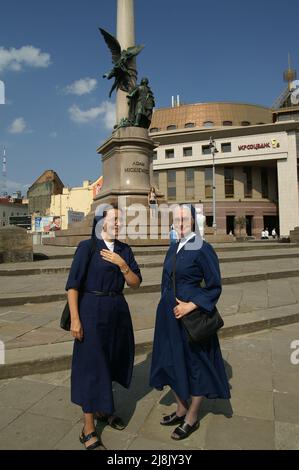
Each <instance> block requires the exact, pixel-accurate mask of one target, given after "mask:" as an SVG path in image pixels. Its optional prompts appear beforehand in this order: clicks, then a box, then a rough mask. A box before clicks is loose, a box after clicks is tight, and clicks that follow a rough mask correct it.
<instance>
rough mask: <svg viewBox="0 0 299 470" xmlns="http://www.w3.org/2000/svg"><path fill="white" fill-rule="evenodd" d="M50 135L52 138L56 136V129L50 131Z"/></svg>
mask: <svg viewBox="0 0 299 470" xmlns="http://www.w3.org/2000/svg"><path fill="white" fill-rule="evenodd" d="M50 137H52V139H56V138H57V137H58V132H56V131H53V132H50Z"/></svg>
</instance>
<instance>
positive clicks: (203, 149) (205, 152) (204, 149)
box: [201, 145, 211, 155]
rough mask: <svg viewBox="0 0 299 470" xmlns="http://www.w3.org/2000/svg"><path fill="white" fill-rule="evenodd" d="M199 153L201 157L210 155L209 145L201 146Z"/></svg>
mask: <svg viewBox="0 0 299 470" xmlns="http://www.w3.org/2000/svg"><path fill="white" fill-rule="evenodd" d="M201 153H202V154H203V155H210V153H211V147H210V145H203V146H202V147H201Z"/></svg>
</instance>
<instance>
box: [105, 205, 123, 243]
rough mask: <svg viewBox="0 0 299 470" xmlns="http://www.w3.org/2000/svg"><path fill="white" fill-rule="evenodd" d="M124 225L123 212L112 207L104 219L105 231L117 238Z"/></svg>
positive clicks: (111, 236)
mask: <svg viewBox="0 0 299 470" xmlns="http://www.w3.org/2000/svg"><path fill="white" fill-rule="evenodd" d="M122 225H123V217H122V213H121V211H120V210H119V209H110V210H108V212H107V215H106V217H105V219H104V224H103V231H104V232H106V233H107V235H109V237H110V238H112V239H113V238H117V236H118V234H119V230H120V228H121V227H122Z"/></svg>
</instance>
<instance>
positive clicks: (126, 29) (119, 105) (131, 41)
mask: <svg viewBox="0 0 299 470" xmlns="http://www.w3.org/2000/svg"><path fill="white" fill-rule="evenodd" d="M116 37H117V40H118V42H119V43H120V45H121V48H122V49H127V48H128V47H132V46H135V18H134V0H117V26H116ZM130 66H131V67H133V68H135V67H136V64H135V60H132V63H131V64H130ZM126 95H127V93H126V92H125V91H122V90H117V94H116V123H117V124H119V123H120V120H121V119H122V118H127V117H128V114H129V106H128V101H127V97H126Z"/></svg>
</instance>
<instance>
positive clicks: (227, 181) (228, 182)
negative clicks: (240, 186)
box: [224, 167, 234, 197]
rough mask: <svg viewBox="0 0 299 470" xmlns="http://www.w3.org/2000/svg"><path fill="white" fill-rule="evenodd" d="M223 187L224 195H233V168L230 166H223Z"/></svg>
mask: <svg viewBox="0 0 299 470" xmlns="http://www.w3.org/2000/svg"><path fill="white" fill-rule="evenodd" d="M224 189H225V197H234V169H233V168H232V167H225V168H224Z"/></svg>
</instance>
